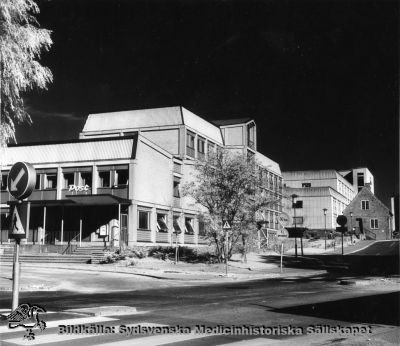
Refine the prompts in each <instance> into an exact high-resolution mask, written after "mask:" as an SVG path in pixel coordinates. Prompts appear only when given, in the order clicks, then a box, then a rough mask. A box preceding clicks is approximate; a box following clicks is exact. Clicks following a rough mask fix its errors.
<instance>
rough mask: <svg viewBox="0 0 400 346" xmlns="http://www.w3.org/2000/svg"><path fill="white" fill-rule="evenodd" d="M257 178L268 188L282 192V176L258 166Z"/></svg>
mask: <svg viewBox="0 0 400 346" xmlns="http://www.w3.org/2000/svg"><path fill="white" fill-rule="evenodd" d="M258 172H259V173H258V174H259V179H260V181H261V184H263V186H264V187H266V188H268V189H269V190H273V191H276V192H279V193H282V178H281V177H280V176H278V175H276V174H274V173H272V172H270V171H268V170H267V169H264V168H262V167H259V171H258Z"/></svg>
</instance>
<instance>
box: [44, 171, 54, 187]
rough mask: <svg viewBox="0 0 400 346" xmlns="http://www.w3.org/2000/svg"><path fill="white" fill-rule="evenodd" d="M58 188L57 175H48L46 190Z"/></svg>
mask: <svg viewBox="0 0 400 346" xmlns="http://www.w3.org/2000/svg"><path fill="white" fill-rule="evenodd" d="M56 188H57V174H46V180H45V189H56Z"/></svg>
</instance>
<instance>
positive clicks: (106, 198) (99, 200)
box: [65, 195, 131, 205]
mask: <svg viewBox="0 0 400 346" xmlns="http://www.w3.org/2000/svg"><path fill="white" fill-rule="evenodd" d="M65 197H66V198H68V199H69V200H70V201H72V202H74V203H75V204H78V205H118V204H127V205H129V204H131V201H130V200H129V199H125V198H121V197H117V196H113V195H67V196H65Z"/></svg>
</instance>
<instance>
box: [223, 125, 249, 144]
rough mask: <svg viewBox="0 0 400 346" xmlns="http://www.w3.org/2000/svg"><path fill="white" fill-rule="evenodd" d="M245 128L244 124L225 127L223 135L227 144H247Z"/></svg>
mask: <svg viewBox="0 0 400 346" xmlns="http://www.w3.org/2000/svg"><path fill="white" fill-rule="evenodd" d="M244 130H245V127H244V125H238V126H232V127H225V128H223V129H222V135H223V137H224V139H225V145H245V131H244Z"/></svg>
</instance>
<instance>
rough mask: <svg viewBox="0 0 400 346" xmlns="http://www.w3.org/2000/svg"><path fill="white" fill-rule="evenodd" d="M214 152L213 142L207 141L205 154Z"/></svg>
mask: <svg viewBox="0 0 400 346" xmlns="http://www.w3.org/2000/svg"><path fill="white" fill-rule="evenodd" d="M214 152H215V144H214V143H211V142H208V143H207V154H208V155H210V154H211V153H214Z"/></svg>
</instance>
